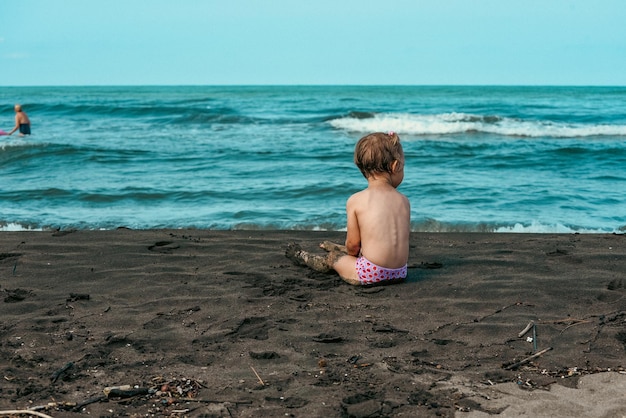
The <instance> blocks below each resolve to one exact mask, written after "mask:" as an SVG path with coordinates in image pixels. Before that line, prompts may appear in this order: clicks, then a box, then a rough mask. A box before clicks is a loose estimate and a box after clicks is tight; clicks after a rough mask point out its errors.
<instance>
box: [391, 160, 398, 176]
mask: <svg viewBox="0 0 626 418" xmlns="http://www.w3.org/2000/svg"><path fill="white" fill-rule="evenodd" d="M399 166H400V161H398V160H393V162H392V163H391V174H393V173H395V172H397V171H398V167H399Z"/></svg>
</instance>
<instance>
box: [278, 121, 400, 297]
mask: <svg viewBox="0 0 626 418" xmlns="http://www.w3.org/2000/svg"><path fill="white" fill-rule="evenodd" d="M354 163H355V164H356V166H357V167H358V168H359V170H361V173H363V176H365V178H366V179H367V188H366V189H364V190H362V191H360V192H357V193H355V194H353V195H352V196H350V198H349V199H348V201H347V203H346V212H347V234H346V244H345V246H342V245H338V244H333V243H331V242H328V241H326V242H323V243H321V244H320V247H322V248H323V249H324V250H326V251H327V252H328V254H327V255H326V256H320V255H313V254H311V253H309V252H307V251H304V250H302V249H301V248H300V246H299V245H297V244H290V245H289V246H288V247H287V251H286V256H287V257H288V258H289V259H291V260H292V261H294V262H296V263H298V264H304V265H306V266H308V267H310V268H312V269H313V270H316V271H320V272H327V271H330V270H333V269H334V270H335V271H336V272H337V273H338V274H339V276H341V278H342V279H343V280H345V281H346V282H348V283H350V284H353V285H370V284H377V283H390V282H397V281H402V280H403V279H404V278H406V275H407V261H408V258H409V233H410V213H411V207H410V203H409V200H408V199H407V197H406V196H404V195H403V194H402V193H400V192H398V191H397V190H396V188H397V187H398V186H399V185H400V183H402V180H403V178H404V152H403V151H402V145H401V144H400V138H399V137H398V135H397V134H395V133H394V132H389V133H388V134H386V133H382V132H377V133H373V134H370V135H367V136H364V137H363V138H361V139H360V140H359V142H358V143H357V144H356V147H355V150H354Z"/></svg>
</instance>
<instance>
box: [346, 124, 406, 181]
mask: <svg viewBox="0 0 626 418" xmlns="http://www.w3.org/2000/svg"><path fill="white" fill-rule="evenodd" d="M403 155H404V151H403V150H402V145H401V144H400V137H399V136H398V134H396V133H395V132H389V133H387V134H386V133H383V132H375V133H372V134H369V135H366V136H364V137H363V138H361V139H359V142H357V144H356V147H355V148H354V164H356V166H357V167H358V168H359V170H361V173H363V176H365V178H368V177H370V176H371V175H372V174H376V173H392V171H393V170H392V167H391V166H392V164H393V162H394V161H396V160H400V159H401V158H402V156H403Z"/></svg>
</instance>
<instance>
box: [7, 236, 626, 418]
mask: <svg viewBox="0 0 626 418" xmlns="http://www.w3.org/2000/svg"><path fill="white" fill-rule="evenodd" d="M343 239H344V233H343V232H313V231H270V230H257V231H219V230H203V229H150V230H132V229H128V228H118V229H114V230H101V231H97V230H69V229H68V230H58V231H37V232H31V231H18V232H2V233H0V296H1V297H2V301H0V312H1V316H0V318H1V319H0V368H1V369H2V370H1V377H2V384H1V385H0V410H2V411H9V410H24V409H27V408H34V410H36V411H38V412H40V413H42V414H47V415H49V416H53V417H74V416H76V417H77V416H85V415H90V416H189V417H278V416H293V417H316V416H325V417H348V416H353V417H385V416H406V417H416V416H419V417H431V416H432V417H434V416H444V417H453V416H456V417H487V416H503V417H507V416H508V417H511V416H523V415H526V416H533V417H540V416H568V417H621V416H626V402H625V400H626V399H625V395H624V394H625V393H626V374H625V367H626V351H625V347H626V298H625V296H626V277H624V272H625V271H626V238H625V237H624V235H620V234H508V233H502V234H494V233H477V232H475V233H427V232H419V233H412V235H411V249H410V256H409V275H408V277H407V280H406V281H405V282H404V283H401V284H394V285H389V286H378V287H355V286H350V285H348V284H345V283H344V282H343V281H341V280H340V279H339V278H338V277H337V276H336V275H333V274H321V273H315V272H312V271H310V270H308V269H307V268H304V267H301V266H297V265H294V264H292V263H291V262H290V261H289V260H288V259H287V258H286V257H285V255H284V252H285V247H286V246H287V244H288V243H289V242H297V243H299V244H300V245H302V246H303V248H305V249H309V250H312V251H317V249H316V247H317V245H318V243H319V242H321V241H324V240H331V241H336V242H341V241H342V240H343ZM319 251H321V250H319ZM5 415H6V416H9V415H8V414H5ZM5 415H2V414H0V416H5Z"/></svg>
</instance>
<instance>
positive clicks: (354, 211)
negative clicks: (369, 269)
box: [346, 182, 411, 268]
mask: <svg viewBox="0 0 626 418" xmlns="http://www.w3.org/2000/svg"><path fill="white" fill-rule="evenodd" d="M346 209H347V212H348V236H347V240H346V246H347V247H348V248H350V241H351V240H352V241H354V240H356V239H360V250H361V255H363V256H364V257H365V258H367V259H368V260H369V261H371V262H372V263H375V264H378V265H379V266H381V267H386V268H400V267H403V266H404V265H405V264H406V263H407V260H408V257H409V234H410V216H411V215H410V212H411V208H410V203H409V200H408V199H407V198H406V196H404V195H403V194H401V193H400V192H398V191H397V190H396V189H395V188H394V187H392V186H391V185H389V184H375V183H374V184H373V183H372V182H370V184H369V187H368V188H367V189H365V190H363V191H360V192H358V193H355V194H354V195H352V196H351V197H350V199H348V203H347V205H346ZM351 226H352V228H351ZM354 226H356V227H357V228H356V231H358V232H357V234H358V236H355V235H353V236H352V237H351V236H350V235H351V232H352V231H355V228H354Z"/></svg>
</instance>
